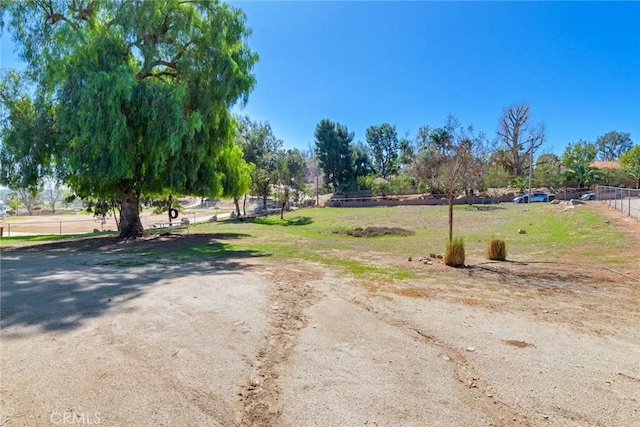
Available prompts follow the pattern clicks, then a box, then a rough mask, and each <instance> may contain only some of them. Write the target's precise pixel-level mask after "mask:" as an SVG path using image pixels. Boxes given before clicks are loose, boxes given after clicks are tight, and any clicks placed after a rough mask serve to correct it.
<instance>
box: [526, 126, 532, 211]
mask: <svg viewBox="0 0 640 427" xmlns="http://www.w3.org/2000/svg"><path fill="white" fill-rule="evenodd" d="M529 142H530V145H529V197H527V203H529V204H530V203H531V181H532V178H533V136H532V135H529Z"/></svg>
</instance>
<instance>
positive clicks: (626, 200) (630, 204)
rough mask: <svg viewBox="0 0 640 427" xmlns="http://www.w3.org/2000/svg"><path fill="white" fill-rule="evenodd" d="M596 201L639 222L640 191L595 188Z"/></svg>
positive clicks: (600, 186)
mask: <svg viewBox="0 0 640 427" xmlns="http://www.w3.org/2000/svg"><path fill="white" fill-rule="evenodd" d="M595 194H596V199H597V200H600V201H601V202H602V203H606V204H607V205H609V206H610V207H612V208H614V209H617V210H619V211H620V212H623V213H625V214H627V215H629V216H630V217H633V218H636V219H637V220H638V221H640V189H632V188H619V187H609V186H606V185H599V186H597V187H596V191H595Z"/></svg>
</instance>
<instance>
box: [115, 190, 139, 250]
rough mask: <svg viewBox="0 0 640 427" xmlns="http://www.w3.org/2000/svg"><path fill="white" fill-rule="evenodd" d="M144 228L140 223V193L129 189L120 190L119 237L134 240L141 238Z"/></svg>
mask: <svg viewBox="0 0 640 427" xmlns="http://www.w3.org/2000/svg"><path fill="white" fill-rule="evenodd" d="M143 233H144V228H143V227H142V222H141V221H140V193H139V192H132V191H131V190H129V189H123V190H122V211H121V220H120V237H123V238H125V239H131V238H133V239H135V238H137V237H140V236H142V235H143Z"/></svg>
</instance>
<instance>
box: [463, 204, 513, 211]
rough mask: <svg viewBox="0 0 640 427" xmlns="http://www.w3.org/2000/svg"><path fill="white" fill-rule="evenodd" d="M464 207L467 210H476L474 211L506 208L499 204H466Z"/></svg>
mask: <svg viewBox="0 0 640 427" xmlns="http://www.w3.org/2000/svg"><path fill="white" fill-rule="evenodd" d="M466 208H467V209H468V210H476V211H495V210H500V209H506V208H505V207H504V206H499V205H467V206H466Z"/></svg>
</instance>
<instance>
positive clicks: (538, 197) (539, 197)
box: [513, 193, 554, 203]
mask: <svg viewBox="0 0 640 427" xmlns="http://www.w3.org/2000/svg"><path fill="white" fill-rule="evenodd" d="M553 198H554V197H553V195H551V194H547V193H533V194H532V195H531V203H533V202H549V201H551V200H553ZM513 203H529V194H523V195H522V196H518V197H516V198H515V199H513Z"/></svg>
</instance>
